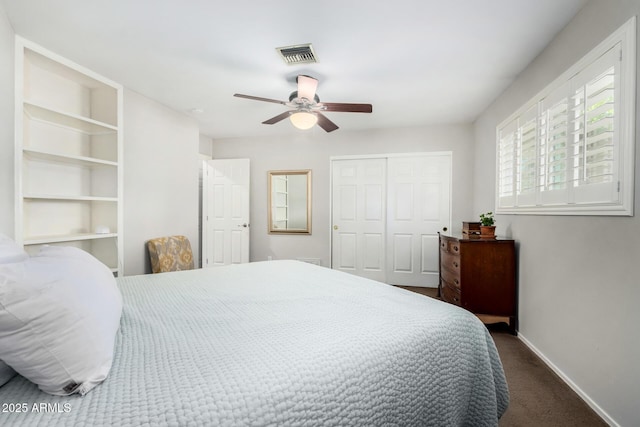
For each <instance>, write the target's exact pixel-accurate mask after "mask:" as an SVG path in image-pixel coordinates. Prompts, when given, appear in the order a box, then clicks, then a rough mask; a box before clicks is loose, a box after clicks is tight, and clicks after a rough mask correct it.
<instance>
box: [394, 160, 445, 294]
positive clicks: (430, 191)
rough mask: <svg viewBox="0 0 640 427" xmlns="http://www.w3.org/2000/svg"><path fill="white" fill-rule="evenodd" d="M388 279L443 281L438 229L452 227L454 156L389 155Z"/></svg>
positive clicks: (398, 282)
mask: <svg viewBox="0 0 640 427" xmlns="http://www.w3.org/2000/svg"><path fill="white" fill-rule="evenodd" d="M387 194H388V197H387V236H386V240H387V282H388V283H391V284H394V285H406V286H427V287H436V286H437V285H438V250H439V246H438V231H441V230H447V229H450V228H451V202H450V199H451V155H450V154H449V153H442V154H441V153H434V154H433V155H430V154H426V155H421V156H412V157H390V158H388V163H387Z"/></svg>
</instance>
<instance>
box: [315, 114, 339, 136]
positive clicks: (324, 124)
mask: <svg viewBox="0 0 640 427" xmlns="http://www.w3.org/2000/svg"><path fill="white" fill-rule="evenodd" d="M315 114H316V115H317V116H318V126H320V127H321V128H322V129H324V130H325V131H327V132H332V131H334V130H336V129H338V125H337V124H335V123H333V122H332V121H331V120H329V119H328V118H327V116H325V115H324V114H321V113H318V112H316V113H315Z"/></svg>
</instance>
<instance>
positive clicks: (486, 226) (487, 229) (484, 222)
mask: <svg viewBox="0 0 640 427" xmlns="http://www.w3.org/2000/svg"><path fill="white" fill-rule="evenodd" d="M495 222H496V221H495V219H494V218H493V212H487V213H483V214H480V238H481V239H495V237H496V226H495V225H494V224H495Z"/></svg>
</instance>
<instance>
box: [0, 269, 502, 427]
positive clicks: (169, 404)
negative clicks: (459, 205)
mask: <svg viewBox="0 0 640 427" xmlns="http://www.w3.org/2000/svg"><path fill="white" fill-rule="evenodd" d="M118 282H119V285H120V287H121V290H122V293H123V299H124V313H123V318H122V326H121V329H120V332H119V335H118V342H117V346H116V354H115V359H114V365H113V368H112V370H111V373H110V375H109V377H108V378H107V380H106V381H105V382H104V383H103V384H102V385H100V386H98V387H97V388H95V389H94V390H93V391H91V392H90V393H89V394H87V395H86V396H84V397H79V396H77V395H74V396H70V397H55V396H49V395H47V394H45V393H43V392H40V391H39V390H38V388H37V387H36V386H35V385H33V384H31V383H29V382H28V381H27V380H25V379H23V378H22V377H16V378H14V379H13V380H11V381H10V382H9V383H8V384H7V385H5V386H4V387H2V388H0V404H2V405H3V407H2V408H0V409H3V411H2V412H0V425H2V426H7V425H19V426H54V425H60V426H72V425H78V426H80V425H85V426H164V425H171V426H187V425H189V426H192V425H193V426H195V425H202V426H289V425H291V426H298V425H300V426H301V425H308V426H378V425H385V426H387V425H391V426H412V425H431V426H438V427H441V426H463V425H469V426H495V425H497V423H498V421H497V420H498V417H499V416H500V415H502V413H503V412H504V411H505V409H506V406H507V404H508V399H509V397H508V391H507V386H506V383H505V378H504V373H503V371H502V366H501V364H500V361H499V358H498V354H497V351H496V349H495V346H494V343H493V340H492V339H491V336H490V335H489V334H488V332H487V330H486V328H485V327H484V325H482V323H481V322H480V321H478V319H477V318H476V317H475V316H473V315H472V314H470V313H468V312H466V311H464V310H462V309H460V308H457V307H454V306H451V305H449V304H445V303H442V302H439V301H436V300H434V299H431V298H428V297H425V296H422V295H418V294H415V293H411V292H408V291H404V290H402V289H397V288H393V287H391V286H389V285H385V284H381V283H378V282H373V281H370V280H367V279H363V278H359V277H356V276H352V275H348V274H345V273H341V272H338V271H335V270H331V269H328V268H323V267H317V266H313V265H310V264H305V263H302V262H297V261H270V262H259V263H251V264H244V265H237V266H229V267H220V268H212V269H206V270H193V271H184V272H176V273H163V274H157V275H146V276H131V277H124V278H120V279H118ZM78 351H82V350H81V349H79V350H78ZM8 404H14V405H22V408H26V409H27V410H26V412H22V411H17V410H16V406H14V407H12V408H11V407H9V406H8ZM9 409H12V410H9Z"/></svg>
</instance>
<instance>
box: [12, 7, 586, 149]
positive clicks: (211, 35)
mask: <svg viewBox="0 0 640 427" xmlns="http://www.w3.org/2000/svg"><path fill="white" fill-rule="evenodd" d="M0 1H1V2H2V5H3V6H4V9H5V11H6V13H7V15H8V18H9V21H10V22H11V25H12V26H13V28H14V30H15V32H16V33H17V34H20V35H22V36H24V37H25V38H27V39H29V40H32V41H34V42H36V43H39V44H41V45H43V46H44V47H46V48H48V49H50V50H52V51H54V52H56V53H58V54H60V55H63V56H65V57H67V58H69V59H71V60H73V61H75V62H77V63H79V64H82V65H83V66H85V67H87V68H90V69H92V70H94V71H96V72H98V73H100V74H102V75H104V76H106V77H108V78H110V79H112V80H115V81H118V82H120V83H122V84H123V85H124V86H125V87H127V88H129V89H132V90H134V91H136V92H139V93H141V94H143V95H145V96H147V97H150V98H152V99H155V100H157V101H159V102H161V103H163V104H165V105H167V106H169V107H171V108H173V109H175V110H178V111H182V112H184V113H186V114H189V115H191V116H193V117H194V118H196V119H197V120H198V122H199V125H200V130H201V133H203V134H205V135H208V136H211V137H213V138H226V137H238V136H255V135H279V134H287V133H290V132H301V131H298V130H295V129H294V128H293V127H292V126H291V124H290V123H288V121H282V122H280V123H278V124H276V125H271V126H270V125H262V124H260V122H262V121H264V120H266V119H268V118H271V117H272V116H275V115H277V114H279V113H280V112H283V111H284V108H285V107H284V106H282V105H278V104H272V103H265V102H257V101H250V100H246V99H240V98H234V97H233V96H232V95H233V94H234V93H236V92H239V93H244V94H250V95H256V96H261V97H266V98H275V99H281V100H288V96H289V93H290V92H292V91H293V90H295V88H296V86H295V76H296V75H298V74H307V75H310V76H313V77H316V78H317V79H318V80H319V81H320V83H319V86H318V94H319V96H320V99H321V101H328V102H364V103H371V104H373V113H372V114H360V113H335V112H334V113H327V116H328V117H329V118H330V119H331V120H333V121H334V122H335V123H336V124H338V126H340V128H341V129H343V130H361V129H373V128H388V127H404V126H421V125H429V124H441V123H470V122H472V121H473V120H474V119H475V118H476V117H477V115H478V114H479V113H481V112H482V111H483V110H484V109H485V108H486V107H487V106H488V105H489V104H490V103H491V102H492V101H493V100H494V99H495V98H496V97H497V96H498V95H499V94H500V93H501V92H502V91H503V90H504V89H506V88H507V87H508V86H509V84H510V83H511V82H512V81H513V79H514V78H515V77H516V76H517V75H518V74H519V73H520V72H521V71H522V70H523V69H524V68H525V67H526V66H527V64H528V63H529V62H531V60H533V59H534V58H535V57H536V56H537V55H538V54H539V53H540V51H541V50H542V49H543V48H544V47H545V46H546V45H547V44H548V43H549V42H550V41H551V40H552V39H553V37H554V36H555V35H556V34H557V33H558V31H560V30H561V29H562V28H563V27H564V26H565V25H566V24H567V23H568V22H569V21H570V20H571V18H572V17H573V16H574V15H575V14H576V13H577V12H578V11H579V10H580V8H581V7H582V6H583V5H584V4H585V3H586V0H560V1H559V0H394V1H380V0H320V1H315V2H311V1H300V0H299V1H293V0H265V1H261V0H226V1H220V0H103V1H97V0H55V1H43V0H0ZM302 43H312V44H313V47H314V50H315V52H316V54H317V56H318V59H319V62H318V63H317V64H310V65H309V64H308V65H298V66H292V65H286V64H285V63H284V62H283V61H282V59H281V58H280V57H279V55H278V54H277V53H276V50H275V48H276V47H280V46H288V45H293V44H302ZM194 109H201V110H203V112H202V113H194V112H193V111H192V110H194ZM314 131H320V132H322V131H321V130H320V129H318V128H316V129H315V130H314ZM336 132H340V130H337V131H336Z"/></svg>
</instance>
